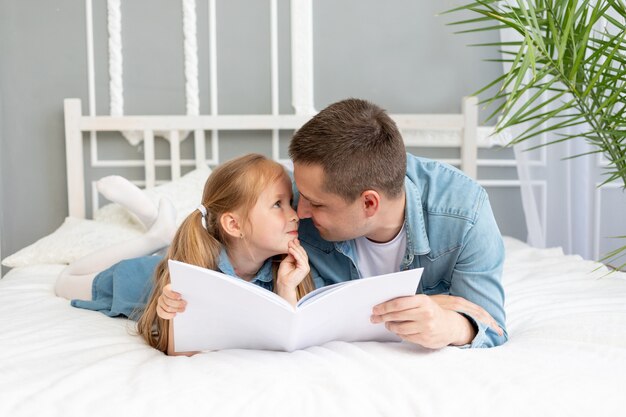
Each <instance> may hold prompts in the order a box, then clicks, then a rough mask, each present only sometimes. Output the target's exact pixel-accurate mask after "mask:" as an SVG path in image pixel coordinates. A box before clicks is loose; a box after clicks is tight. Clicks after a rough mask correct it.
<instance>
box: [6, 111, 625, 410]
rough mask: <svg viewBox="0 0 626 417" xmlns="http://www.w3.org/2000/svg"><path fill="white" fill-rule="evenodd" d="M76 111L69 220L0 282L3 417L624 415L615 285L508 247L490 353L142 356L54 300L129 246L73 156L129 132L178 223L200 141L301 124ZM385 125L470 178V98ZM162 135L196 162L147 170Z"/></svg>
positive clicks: (192, 188)
mask: <svg viewBox="0 0 626 417" xmlns="http://www.w3.org/2000/svg"><path fill="white" fill-rule="evenodd" d="M80 109H81V105H80V102H79V101H78V100H75V99H71V100H66V103H65V115H66V116H65V117H66V141H67V143H66V145H67V157H68V194H69V201H68V203H69V207H70V216H69V217H68V218H67V219H66V221H65V222H64V223H63V225H61V227H59V229H58V230H56V231H55V232H54V233H52V234H51V235H49V236H46V237H44V238H42V239H41V240H40V241H38V242H36V243H34V244H33V245H31V246H29V247H27V248H24V249H23V250H22V251H20V252H18V253H17V254H14V255H12V256H11V257H9V258H10V259H9V258H7V259H8V260H9V261H10V262H9V263H11V266H13V269H12V270H11V271H10V272H9V273H8V274H7V275H6V276H5V277H4V278H3V279H2V280H0V393H1V394H0V395H1V397H0V398H2V400H1V401H0V415H2V416H31V415H46V416H73V415H84V414H87V415H92V416H110V415H147V416H148V415H149V416H165V415H189V416H196V415H219V416H231V415H232V416H246V415H262V416H266V415H267V416H270V415H271V416H283V415H284V416H287V415H302V416H320V415H324V416H326V415H329V416H330V415H359V416H369V415H380V416H459V415H463V416H499V417H500V416H530V415H532V416H536V415H541V416H544V415H545V416H554V415H567V416H585V417H586V416H589V415H594V416H620V415H625V414H626V411H625V409H626V404H624V401H623V397H622V394H623V393H622V391H623V383H622V381H623V380H624V375H626V275H625V274H623V273H620V272H614V273H610V274H609V271H608V270H607V269H606V268H605V267H604V266H602V265H601V264H598V263H595V262H591V261H586V260H583V259H581V258H580V257H577V256H566V255H564V254H563V252H562V251H561V250H560V249H559V248H552V249H535V248H532V247H530V246H528V245H526V244H525V243H523V242H521V241H519V240H516V239H513V238H508V237H505V238H504V241H505V246H506V262H505V268H504V274H503V284H504V288H505V291H506V306H505V307H506V312H507V327H508V332H509V336H510V340H509V342H508V343H506V344H505V345H503V346H500V347H497V348H492V349H475V350H469V349H459V348H454V347H448V348H444V349H441V350H436V351H433V350H428V349H423V348H420V347H417V346H414V345H410V344H405V343H376V342H361V343H345V342H330V343H327V344H325V345H323V346H315V347H311V348H308V349H304V350H298V351H295V352H292V353H286V352H272V351H253V350H224V351H218V352H204V353H201V354H198V355H195V356H193V357H189V358H188V357H168V356H165V355H163V354H162V353H161V352H159V351H156V350H154V349H152V348H150V347H149V346H147V345H146V344H145V343H144V342H143V341H142V340H141V338H140V337H139V336H137V335H136V334H135V333H134V327H133V323H132V322H130V321H128V320H126V319H122V318H110V317H107V316H105V315H103V314H100V313H98V312H93V311H86V310H80V309H75V308H72V307H71V306H70V305H69V302H68V301H66V300H64V299H61V298H57V297H55V295H54V283H55V280H56V277H57V275H58V274H59V272H60V271H61V269H62V268H63V267H64V264H65V263H67V262H70V261H71V260H73V259H76V258H78V257H80V256H82V255H84V254H86V253H88V252H89V251H92V250H96V249H98V248H100V247H103V246H106V245H109V244H113V243H115V242H117V241H120V240H123V239H129V238H131V237H133V236H136V235H137V234H138V233H142V231H141V230H140V227H139V226H138V224H137V223H136V222H134V220H133V219H132V218H131V217H129V216H128V215H127V213H124V211H123V209H122V208H121V207H119V206H117V207H116V206H115V205H105V206H103V207H101V208H99V209H95V208H96V206H94V209H95V210H94V211H95V212H94V216H93V217H94V219H86V213H87V209H86V207H87V206H86V202H85V200H86V199H85V195H88V194H89V190H90V183H89V181H86V180H85V173H84V172H83V170H84V168H85V165H86V163H83V156H84V155H83V152H84V149H83V145H84V142H87V139H88V138H89V137H90V136H92V135H93V133H90V132H96V131H100V132H101V131H139V132H142V135H143V136H144V140H145V141H146V142H145V146H144V151H145V152H144V158H143V160H142V163H141V167H142V169H143V171H144V173H145V179H144V180H143V183H142V185H145V186H146V187H147V189H146V191H145V192H146V193H147V195H148V196H149V197H150V198H152V199H153V201H157V200H158V198H160V197H161V196H167V197H168V198H170V199H172V200H173V201H174V202H175V204H176V205H177V207H176V208H177V210H178V211H179V217H181V218H182V216H184V215H185V214H186V213H187V212H188V211H190V210H192V209H193V207H194V206H195V204H197V202H196V201H197V199H198V198H199V192H200V190H201V188H202V184H203V183H204V179H205V178H206V176H207V175H208V173H209V168H208V167H207V166H208V165H212V164H215V163H217V162H219V161H216V160H215V158H213V157H212V158H207V157H206V147H205V146H204V145H206V144H207V143H209V144H210V145H211V146H213V144H215V143H216V141H215V140H211V141H207V139H208V137H209V136H210V134H208V133H207V132H210V131H211V130H213V129H219V130H228V129H242V127H243V128H249V129H270V130H279V129H293V128H297V126H298V125H299V124H300V123H302V122H303V121H304V119H303V118H302V117H299V116H298V117H296V116H285V117H274V116H267V117H256V116H250V117H248V118H247V119H246V120H247V121H246V120H242V119H238V120H234V119H233V118H232V117H226V116H217V117H216V116H184V117H183V116H159V117H154V116H152V117H151V116H145V117H143V116H141V117H140V116H132V117H131V116H118V117H108V116H98V117H95V116H85V115H82V114H81V111H80ZM394 118H395V119H396V121H397V122H398V124H399V126H400V127H401V129H402V130H403V132H404V136H405V139H406V140H407V144H408V145H411V146H414V145H415V144H418V142H419V140H420V139H418V138H419V137H420V136H419V135H416V134H411V132H415V131H418V130H420V129H422V130H424V129H426V130H429V129H443V130H446V129H448V130H449V129H457V130H460V132H461V135H460V137H461V139H460V140H461V142H460V143H457V145H459V146H461V148H462V151H461V153H460V155H461V158H460V159H459V161H457V162H458V164H459V166H461V167H462V168H463V169H464V170H466V171H467V172H468V173H469V174H470V175H472V174H473V173H475V168H476V153H477V152H476V125H477V122H476V112H475V101H473V99H470V101H466V102H465V105H464V112H463V113H461V114H458V115H394ZM163 131H165V132H166V133H169V135H168V136H169V137H170V138H172V137H179V135H184V134H188V133H189V134H191V135H192V137H193V140H194V141H195V144H194V149H195V150H197V151H199V152H200V156H196V157H194V158H191V159H189V158H187V159H185V158H184V157H181V153H180V149H177V147H178V144H179V141H173V140H169V141H168V143H169V144H170V146H171V152H170V156H171V157H170V158H169V159H168V160H167V161H163V160H160V159H159V158H156V157H155V153H154V146H153V145H154V143H152V142H153V141H154V138H155V136H157V134H156V133H155V132H163ZM190 132H191V133H190ZM431 145H432V144H431ZM448 145H449V144H448ZM278 154H279V153H278V152H277V153H276V154H275V155H274V156H277V155H278ZM278 159H280V158H278ZM92 162H93V161H92ZM113 165H115V164H113ZM158 166H166V167H168V168H169V170H170V171H171V181H170V182H167V183H163V184H159V183H158V181H157V180H156V176H155V170H156V167H158ZM185 171H188V172H185ZM92 197H97V196H96V195H92ZM93 204H96V202H94V203H93ZM7 259H5V261H6V260H7Z"/></svg>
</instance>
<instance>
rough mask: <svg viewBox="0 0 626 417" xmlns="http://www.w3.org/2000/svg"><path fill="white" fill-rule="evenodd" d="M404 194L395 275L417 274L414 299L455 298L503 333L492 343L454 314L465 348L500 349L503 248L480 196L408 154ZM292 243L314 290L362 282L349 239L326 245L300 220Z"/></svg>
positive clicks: (438, 166) (452, 171) (481, 327)
mask: <svg viewBox="0 0 626 417" xmlns="http://www.w3.org/2000/svg"><path fill="white" fill-rule="evenodd" d="M404 187H405V193H406V206H405V213H404V230H405V231H406V234H407V236H406V238H407V239H406V252H405V255H404V257H403V260H402V263H401V264H400V265H399V267H400V270H406V269H415V268H421V267H423V268H424V272H423V274H422V279H421V281H420V284H419V286H418V288H417V293H418V294H419V293H423V294H426V295H434V294H448V295H453V296H458V297H462V298H464V299H466V300H468V301H471V302H473V303H474V304H477V305H479V306H481V307H482V308H484V309H485V310H486V311H487V312H488V313H489V314H491V316H492V317H493V318H494V319H495V320H496V322H498V324H499V325H500V327H501V328H502V329H503V330H504V335H503V336H499V335H498V334H497V333H496V332H495V331H494V330H492V329H491V328H489V327H488V326H487V325H486V324H485V323H482V322H479V321H478V320H476V319H475V318H473V317H472V316H471V315H470V314H467V313H465V312H463V311H459V313H462V314H463V315H464V316H465V317H467V318H469V319H470V320H471V321H472V322H473V324H474V325H475V327H476V329H477V330H478V331H477V334H476V336H475V338H474V339H473V340H472V342H471V344H470V345H466V346H465V347H492V346H498V345H501V344H502V343H504V342H505V341H506V340H507V338H508V336H507V333H506V328H505V312H504V291H503V289H502V285H501V282H500V277H501V274H502V264H503V261H504V245H503V243H502V237H501V235H500V231H499V230H498V226H497V224H496V222H495V219H494V217H493V213H492V211H491V206H490V204H489V199H488V197H487V193H486V192H485V190H484V189H483V188H482V187H481V186H480V185H478V184H477V183H476V182H475V181H474V180H472V179H470V178H469V177H467V176H466V175H465V174H463V173H462V172H461V171H459V170H457V169H456V168H453V167H451V166H449V165H445V164H442V163H440V162H437V161H433V160H429V159H426V158H419V157H416V156H413V155H411V154H407V171H406V177H405V181H404ZM294 195H295V194H294ZM299 239H300V241H301V242H302V245H303V246H304V247H305V249H306V251H307V253H308V256H309V262H310V265H311V275H312V277H313V280H314V282H315V285H316V287H318V288H319V287H321V286H325V285H330V284H334V283H337V282H341V281H348V280H352V279H358V278H361V276H360V273H359V270H358V268H357V266H356V265H357V258H356V246H355V242H354V240H349V241H341V242H328V241H326V240H324V239H322V238H321V237H320V235H319V232H318V231H317V229H316V228H315V226H314V225H313V223H312V221H311V219H303V220H301V221H300V227H299Z"/></svg>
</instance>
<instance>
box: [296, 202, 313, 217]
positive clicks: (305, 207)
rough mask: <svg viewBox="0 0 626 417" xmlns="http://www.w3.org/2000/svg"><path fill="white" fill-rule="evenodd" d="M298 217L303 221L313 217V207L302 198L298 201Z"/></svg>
mask: <svg viewBox="0 0 626 417" xmlns="http://www.w3.org/2000/svg"><path fill="white" fill-rule="evenodd" d="M297 213H298V217H299V218H301V219H308V218H309V217H311V205H310V204H309V202H308V201H306V199H304V198H300V200H299V201H298V210H297Z"/></svg>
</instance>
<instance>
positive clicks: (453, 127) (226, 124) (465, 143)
mask: <svg viewBox="0 0 626 417" xmlns="http://www.w3.org/2000/svg"><path fill="white" fill-rule="evenodd" d="M64 108H65V146H66V158H67V187H68V207H69V215H70V216H72V217H78V218H85V215H86V209H85V207H86V204H85V167H84V163H83V156H84V150H83V140H84V138H83V133H84V132H90V133H91V135H90V136H91V138H92V141H95V140H96V138H97V132H122V131H139V132H143V136H144V146H143V151H144V158H143V160H142V161H127V160H126V161H109V160H107V162H106V164H103V161H98V159H97V157H94V155H93V150H94V147H93V146H92V158H91V166H98V164H100V165H99V166H109V167H133V166H134V167H137V166H142V167H143V168H144V175H145V185H146V187H148V188H149V187H153V186H154V185H155V184H156V174H155V171H156V167H157V166H169V167H170V169H171V178H172V179H177V178H179V177H180V175H181V167H184V166H191V167H200V166H202V165H212V166H214V165H217V164H219V162H220V161H219V149H218V146H219V140H217V135H215V136H214V137H213V140H212V141H211V146H212V152H211V155H212V158H211V159H207V157H206V149H205V148H206V145H205V143H206V142H205V132H206V131H209V132H217V131H228V130H267V131H274V132H275V131H278V130H296V129H298V128H299V127H300V126H302V125H303V124H304V123H305V122H306V121H307V120H308V119H309V118H310V117H311V116H304V115H293V114H291V115H205V116H181V115H177V116H87V115H83V114H82V110H81V101H80V100H79V99H66V100H65V102H64ZM462 109H463V112H462V113H460V114H397V115H391V117H392V118H393V119H394V120H395V121H396V123H397V125H398V128H399V129H400V131H401V132H402V134H403V137H404V139H405V143H406V145H407V146H412V147H413V146H423V147H446V148H450V147H458V148H460V149H461V158H460V160H447V162H449V163H452V164H455V165H459V166H460V167H461V169H462V170H463V171H464V172H465V173H467V174H468V175H469V176H471V177H472V178H476V165H477V164H476V160H477V144H476V136H477V128H478V109H477V99H476V98H475V97H467V98H464V99H463V105H462ZM441 130H444V131H456V132H459V133H460V134H457V135H454V136H453V139H452V140H446V141H439V140H437V139H436V138H437V137H436V136H435V137H434V138H433V137H432V136H431V137H429V136H423V135H421V134H420V132H423V131H441ZM156 131H165V132H170V135H169V136H170V138H169V143H170V155H171V157H170V159H167V160H163V159H156V158H155V152H154V132H156ZM180 131H191V132H193V140H194V159H193V160H190V159H181V156H180V155H181V153H180V140H178V139H179V132H180ZM275 148H276V152H273V154H274V155H272V157H273V158H274V159H276V160H279V161H280V159H279V157H278V152H277V145H276V146H275Z"/></svg>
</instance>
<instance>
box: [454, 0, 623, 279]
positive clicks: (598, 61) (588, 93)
mask: <svg viewBox="0 0 626 417" xmlns="http://www.w3.org/2000/svg"><path fill="white" fill-rule="evenodd" d="M459 10H469V11H472V12H475V13H477V14H478V15H480V16H479V17H477V18H474V19H470V20H463V21H459V22H455V23H452V24H455V25H470V26H474V27H473V28H470V29H468V30H464V31H463V32H475V31H483V30H499V29H501V28H510V29H513V30H515V31H516V32H517V33H518V34H519V41H515V42H498V43H491V44H481V45H480V46H489V47H499V48H501V52H502V56H503V62H506V63H507V65H510V69H509V70H508V71H505V73H504V74H503V75H502V76H501V77H499V78H498V79H496V80H494V81H493V82H492V83H490V84H489V85H487V86H485V87H484V88H483V89H481V90H480V91H478V92H476V94H480V93H482V92H484V91H485V90H487V89H489V88H491V87H493V86H497V85H500V88H499V90H498V91H497V93H496V94H494V95H493V96H492V97H490V98H488V99H486V100H483V103H487V105H493V104H497V105H496V108H495V109H494V111H493V113H492V114H491V115H490V116H489V117H488V118H489V119H491V118H493V117H495V116H497V115H500V116H501V117H500V118H499V122H498V123H497V125H496V132H499V131H502V130H504V129H506V128H509V127H511V126H518V127H521V128H522V130H521V131H522V133H520V134H519V135H517V136H516V137H515V138H514V139H513V141H512V142H511V144H516V143H520V142H523V141H526V140H528V139H531V138H533V137H535V136H538V135H540V134H544V133H553V134H555V136H553V138H554V139H553V140H551V141H549V142H548V143H546V144H547V145H549V144H551V143H555V142H561V141H565V140H570V139H574V138H581V137H582V138H584V139H586V140H587V141H588V142H589V143H591V144H592V145H593V149H594V151H593V152H592V153H603V154H604V155H605V157H606V158H607V159H608V161H609V165H608V167H607V171H606V180H605V181H604V183H607V182H611V181H614V180H618V179H619V180H621V182H622V183H623V187H624V188H626V42H625V35H626V27H625V25H624V23H623V22H622V21H621V20H622V19H623V18H624V16H626V5H625V3H624V1H623V0H594V1H592V0H508V1H502V0H478V1H475V2H472V3H470V4H467V5H465V6H462V7H459V8H456V9H453V10H450V11H448V12H447V13H449V12H455V11H459ZM463 32H461V33H463ZM548 92H549V94H545V93H548ZM546 97H548V98H547V99H546ZM572 126H579V129H582V130H583V132H582V133H577V134H576V135H568V134H564V133H560V132H563V129H565V128H567V127H572ZM531 149H532V148H531ZM604 183H603V184H604ZM624 251H626V246H624V247H622V248H620V249H618V250H616V251H614V252H612V253H610V254H608V255H607V256H606V257H605V258H604V260H607V259H615V258H616V257H617V256H618V255H619V254H620V253H623V252H624ZM624 265H626V263H625V264H624ZM624 265H621V266H620V267H619V268H621V267H623V266H624Z"/></svg>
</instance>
